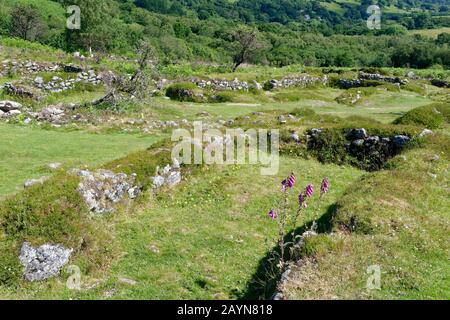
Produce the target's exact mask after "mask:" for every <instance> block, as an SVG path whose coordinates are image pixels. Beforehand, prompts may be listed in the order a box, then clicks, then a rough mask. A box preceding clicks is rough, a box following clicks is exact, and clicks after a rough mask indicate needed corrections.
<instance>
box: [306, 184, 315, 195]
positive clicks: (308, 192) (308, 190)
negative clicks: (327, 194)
mask: <svg viewBox="0 0 450 320" xmlns="http://www.w3.org/2000/svg"><path fill="white" fill-rule="evenodd" d="M305 194H306V196H307V197H308V198H311V197H312V196H313V194H314V186H313V185H312V184H308V186H307V187H306V190H305Z"/></svg>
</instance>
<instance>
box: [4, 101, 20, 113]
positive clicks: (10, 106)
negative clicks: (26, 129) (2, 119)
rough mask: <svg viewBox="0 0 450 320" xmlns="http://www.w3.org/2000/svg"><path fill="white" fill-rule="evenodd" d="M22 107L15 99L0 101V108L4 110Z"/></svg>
mask: <svg viewBox="0 0 450 320" xmlns="http://www.w3.org/2000/svg"><path fill="white" fill-rule="evenodd" d="M19 109H22V105H21V104H20V103H18V102H15V101H9V100H5V101H0V110H1V111H4V112H9V111H13V110H19Z"/></svg>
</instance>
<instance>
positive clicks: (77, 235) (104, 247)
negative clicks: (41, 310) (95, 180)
mask: <svg viewBox="0 0 450 320" xmlns="http://www.w3.org/2000/svg"><path fill="white" fill-rule="evenodd" d="M169 143H170V142H167V143H166V142H160V143H158V144H156V145H155V146H154V147H152V148H150V149H147V150H144V151H140V152H135V153H132V154H130V155H128V156H126V157H124V158H122V159H119V160H116V161H113V162H110V163H109V164H106V165H104V166H102V168H106V169H110V170H113V171H116V172H124V173H126V174H132V173H136V174H137V179H138V183H139V184H140V185H141V186H142V187H143V188H144V190H146V189H148V187H149V186H151V183H152V182H151V179H150V178H151V177H152V176H154V175H155V171H156V167H157V166H161V165H163V166H164V165H166V164H169V163H171V159H170V145H169ZM79 181H80V179H79V177H76V176H73V175H70V174H68V173H65V172H63V171H61V172H60V173H59V174H57V175H56V176H54V177H53V178H51V179H50V180H48V181H46V182H45V183H43V184H41V185H35V186H33V187H31V188H29V189H26V190H25V191H24V192H22V193H19V194H17V195H14V196H11V197H8V198H7V199H5V200H4V201H2V202H0V248H1V249H2V250H1V254H0V265H1V267H0V287H1V286H2V285H3V286H7V287H15V286H19V285H20V283H22V282H21V280H20V279H21V270H22V268H21V266H20V265H19V261H18V253H19V251H20V246H21V245H22V243H23V242H24V241H28V242H30V243H31V244H33V245H35V246H39V245H42V244H44V243H52V244H62V245H64V246H66V247H69V248H73V249H74V255H73V257H72V258H71V262H73V263H74V264H76V265H77V266H79V267H80V268H81V269H82V271H83V272H86V273H87V272H90V273H92V274H94V273H95V272H97V271H100V270H104V268H106V267H107V266H109V265H110V263H111V262H112V261H113V260H114V257H115V256H116V255H117V243H116V241H115V240H114V239H115V236H114V234H115V224H114V219H116V218H115V215H120V213H121V212H123V210H121V207H119V208H118V212H117V213H116V214H114V215H109V216H100V215H94V214H90V213H89V212H88V209H87V207H86V206H85V203H84V200H83V199H82V198H81V196H80V195H79V193H78V192H77V187H78V183H79ZM138 202H139V201H137V203H138ZM30 285H31V284H30Z"/></svg>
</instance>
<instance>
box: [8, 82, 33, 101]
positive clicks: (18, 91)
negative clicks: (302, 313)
mask: <svg viewBox="0 0 450 320" xmlns="http://www.w3.org/2000/svg"><path fill="white" fill-rule="evenodd" d="M0 89H1V90H4V91H5V92H6V93H7V94H9V95H13V96H18V97H21V98H30V99H33V98H35V97H36V94H35V92H33V90H32V89H31V88H28V87H26V86H23V85H20V86H17V85H13V84H12V83H5V84H4V85H2V86H0Z"/></svg>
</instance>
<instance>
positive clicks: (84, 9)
mask: <svg viewBox="0 0 450 320" xmlns="http://www.w3.org/2000/svg"><path fill="white" fill-rule="evenodd" d="M63 4H64V5H66V6H69V5H77V6H79V7H80V12H81V29H80V30H69V29H66V40H67V43H68V44H69V46H72V47H79V46H81V47H83V48H84V49H86V50H89V51H92V50H100V51H102V50H105V49H106V48H107V46H108V44H109V43H110V42H111V39H112V38H113V37H114V33H115V31H116V29H117V28H115V27H114V22H115V21H114V16H115V12H114V10H113V9H114V7H113V6H114V5H115V4H114V3H113V2H111V1H107V0H63Z"/></svg>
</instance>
